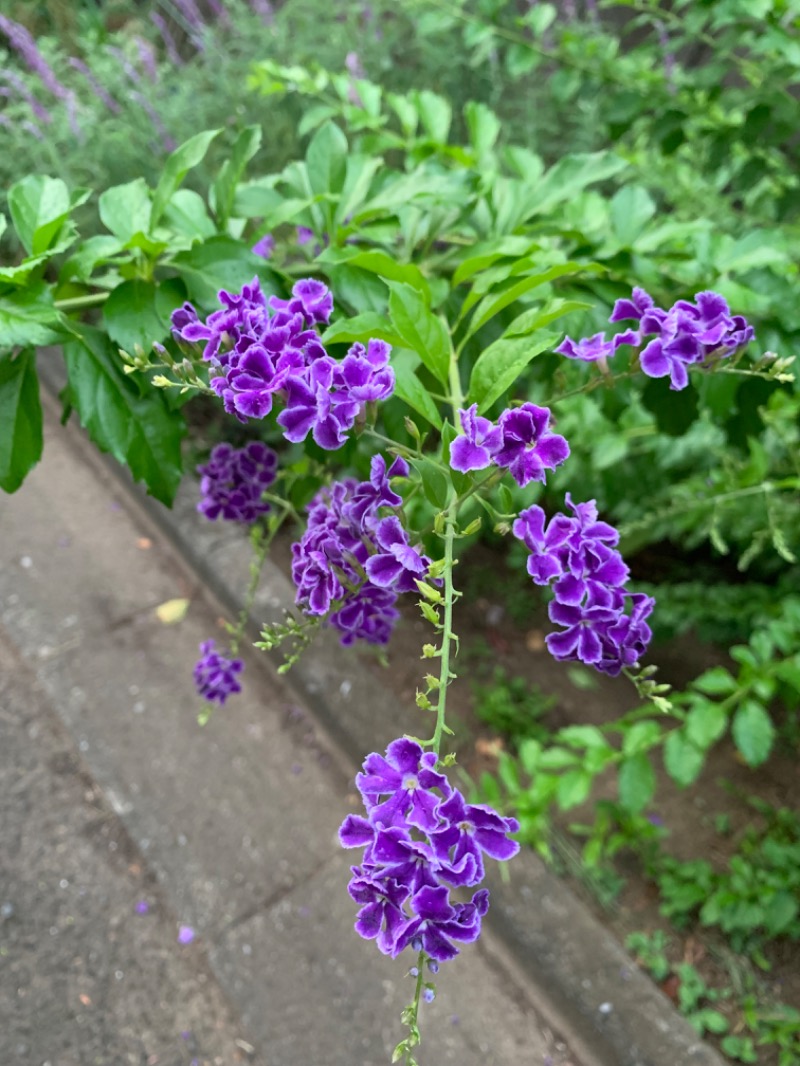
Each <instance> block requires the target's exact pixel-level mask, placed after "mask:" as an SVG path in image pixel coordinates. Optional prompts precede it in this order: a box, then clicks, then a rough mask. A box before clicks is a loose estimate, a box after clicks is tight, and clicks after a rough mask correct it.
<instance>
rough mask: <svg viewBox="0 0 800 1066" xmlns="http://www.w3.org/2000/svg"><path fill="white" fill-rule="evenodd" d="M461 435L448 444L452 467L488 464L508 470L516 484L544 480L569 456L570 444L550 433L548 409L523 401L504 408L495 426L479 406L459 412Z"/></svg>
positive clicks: (476, 467)
mask: <svg viewBox="0 0 800 1066" xmlns="http://www.w3.org/2000/svg"><path fill="white" fill-rule="evenodd" d="M458 417H459V419H460V421H461V430H462V432H461V434H460V435H459V436H458V437H456V439H455V440H454V441H453V443H452V444H451V446H450V465H451V466H452V468H453V469H454V470H459V471H461V473H467V471H469V470H484V469H485V468H486V467H487V466H489V465H490V464H491V463H494V464H495V466H499V467H504V468H505V469H507V470H508V471H509V472H510V473H511V476H512V477H513V478H514V480H515V481H516V482H517V484H518V485H527V484H528V482H530V481H542V482H543V481H544V478H545V470H555V468H556V467H557V466H559V465H560V464H561V463H563V462H564V460H565V459H566V458H567V457H568V456H569V445H568V444H567V442H566V440H565V439H564V437H561V436H559V435H558V433H551V432H550V429H549V426H550V410H549V408H547V407H537V406H536V404H534V403H524V404H522V406H521V407H512V408H509V409H508V410H507V411H503V413H502V414H501V415H500V418H499V419H498V420H497V425H495V424H494V423H493V422H491V421H490V420H489V419H488V418H482V417H481V416H480V415H479V414H478V405H477V404H473V405H472V407H469V408H468V409H467V410H466V411H459V412H458Z"/></svg>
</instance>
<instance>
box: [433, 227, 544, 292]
mask: <svg viewBox="0 0 800 1066" xmlns="http://www.w3.org/2000/svg"><path fill="white" fill-rule="evenodd" d="M537 247H538V245H537V244H536V243H535V241H532V240H531V239H530V238H529V237H517V236H513V235H512V236H508V237H502V238H501V239H500V240H497V241H489V242H486V243H485V244H480V245H475V246H474V247H472V248H470V249H469V251H470V254H469V256H468V257H467V258H466V259H465V260H464V261H463V262H462V263H459V265H458V267H457V268H456V272H455V273H454V274H453V285H454V286H455V285H460V284H461V282H462V281H466V280H467V279H468V278H471V277H472V276H473V274H477V273H478V272H479V271H481V270H485V269H486V267H489V266H491V265H492V264H493V263H496V262H497V260H498V259H506V258H508V257H513V258H514V259H523V258H525V257H526V256H528V255H530V253H531V252H532V251H534V250H535V249H536V248H537Z"/></svg>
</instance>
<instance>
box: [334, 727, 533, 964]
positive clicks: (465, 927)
mask: <svg viewBox="0 0 800 1066" xmlns="http://www.w3.org/2000/svg"><path fill="white" fill-rule="evenodd" d="M356 786H357V787H358V789H359V791H360V793H361V795H362V798H363V800H364V805H365V807H366V812H367V816H366V817H363V816H361V815H354V814H351V815H348V817H347V818H346V819H345V821H344V823H343V825H342V827H341V829H340V831H339V839H340V842H341V844H342V846H343V847H345V848H363V849H364V853H363V858H362V861H361V864H360V865H358V866H353V867H351V870H352V874H353V876H352V878H351V881H350V884H349V885H348V891H349V893H350V896H351V897H352V899H353V900H354V901H355V902H356V903H357V904H359V906H360V910H359V913H358V916H357V919H356V925H355V928H356V931H357V932H358V933H359V935H360V936H362V937H364V938H365V939H367V940H375V941H376V942H377V945H378V948H379V949H380V951H382V952H383V953H384V954H385V955H390V956H391V957H393V958H395V957H396V956H397V955H399V954H400V953H401V952H402V951H403V950H404V949H405V948H406V947H409V946H410V947H411V949H412V950H413V951H416V952H419V951H424V952H425V954H426V955H427V956H428V959H429V968H430V970H431V972H432V973H436V972H437V970H438V963H440V962H445V961H446V960H448V959H452V958H454V956H455V955H457V954H458V948H457V947H456V944H458V943H470V942H472V941H474V940H476V939H477V938H478V936H479V935H480V929H481V919H482V918H483V917H484V915H485V914H486V912H487V909H488V906H489V893H488V892H487V891H486V890H485V889H478V890H477V891H476V892H474V893H473V895H472V899H471V900H470V901H469V902H463V903H462V902H458V903H457V902H454V901H453V900H451V898H450V891H451V889H452V888H465V887H469V888H476V887H477V885H479V884H480V882H481V881H482V880H483V877H484V865H483V855H484V854H487V855H490V856H492V857H493V858H497V859H501V860H505V859H510V858H511V857H512V856H513V855H515V854H516V853H517V851H518V850H519V844H517V843H516V842H515V841H512V840H510V839H509V836H508V835H509V834H510V833H513V832H516V831H517V830H518V829H519V824H518V823H517V822H516V821H515V820H514V819H513V818H504V817H502V816H501V815H499V814H498V813H497V812H496V811H494V810H492V808H491V807H488V806H484V805H470V804H467V803H466V802H465V800H464V798H463V796H462V795H461V793H460V792H458V790H457V789H454V788H452V786H451V785H450V783H449V782H448V780H447V777H446V776H445V774H443V773H442V772H441V771H440V770H439V768H438V757H437V756H436V754H435V753H434V752H431V751H424V750H423V748H422V747H421V745H420V744H418V743H417V742H416V741H414V740H410V739H408V738H401V739H400V740H395V741H393V742H392V743H391V744H390V745H389V747H388V748H387V749H386V754H385V756H384V755H379V754H378V753H377V752H373V753H372V754H370V755H368V756H367V758H366V759H365V761H364V772H363V773H360V774H358V775H357V777H356ZM418 972H419V971H417V973H418Z"/></svg>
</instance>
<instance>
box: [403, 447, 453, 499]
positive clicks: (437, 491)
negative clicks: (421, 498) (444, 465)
mask: <svg viewBox="0 0 800 1066" xmlns="http://www.w3.org/2000/svg"><path fill="white" fill-rule="evenodd" d="M411 464H412V466H413V467H414V469H415V470H416V471H417V472H418V474H419V476H420V478H421V479H422V490H423V492H424V493H425V495H426V497H427V498H428V500H429V501H430V502H431V503H432V504H433V506H434V507H436V508H439V509H440V510H441V509H443V508H445V507H446V506H447V501H448V497H449V495H450V486H449V485H448V483H447V478H446V477H445V475H444V473H443V472H442V471H441V470H440V469H439V467H438V466H435V465H434V464H433V463H432V462H431V461H430V459H412V460H411Z"/></svg>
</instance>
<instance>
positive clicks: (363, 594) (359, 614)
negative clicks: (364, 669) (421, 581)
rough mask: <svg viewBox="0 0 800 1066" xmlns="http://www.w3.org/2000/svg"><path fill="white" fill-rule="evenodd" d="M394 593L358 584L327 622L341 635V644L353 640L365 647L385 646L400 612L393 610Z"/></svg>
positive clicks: (395, 597) (350, 642)
mask: <svg viewBox="0 0 800 1066" xmlns="http://www.w3.org/2000/svg"><path fill="white" fill-rule="evenodd" d="M396 602H397V593H396V592H393V591H392V590H391V589H381V588H376V587H375V586H374V585H371V584H369V583H367V584H364V585H362V587H361V588H360V589H358V591H357V592H354V593H353V594H352V595H351V596H349V597H348V598H347V600H346V602H345V603H344V605H343V606H342V607H340V608H339V610H338V611H335V612H334V613H333V614H332V615H331V617H330V619H329V621H330V624H331V625H332V626H333V628H334V629H338V630H339V632H340V633H341V634H342V644H344V645H349V644H352V643H353V641H355V640H365V641H366V642H367V643H368V644H388V643H389V639H390V637H391V635H392V630H393V629H394V627H395V623H396V622H397V619H398V618H399V617H400V612H399V611H398V610H396V609H395V606H394V605H395V603H396Z"/></svg>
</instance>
